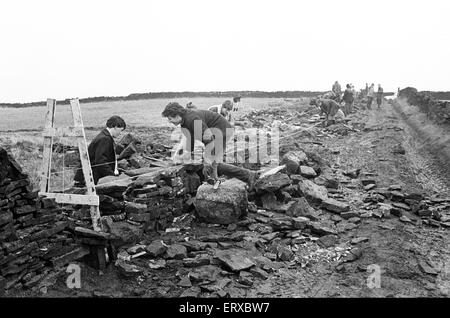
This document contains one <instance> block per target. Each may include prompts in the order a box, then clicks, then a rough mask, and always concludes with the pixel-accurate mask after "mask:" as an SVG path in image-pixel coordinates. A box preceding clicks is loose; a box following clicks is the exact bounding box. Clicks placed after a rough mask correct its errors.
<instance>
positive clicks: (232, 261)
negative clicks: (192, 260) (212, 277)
mask: <svg viewBox="0 0 450 318" xmlns="http://www.w3.org/2000/svg"><path fill="white" fill-rule="evenodd" d="M216 257H217V258H218V259H219V260H220V261H221V262H223V263H224V264H225V265H226V266H227V267H228V268H229V269H231V270H232V271H234V272H238V271H242V270H246V269H249V268H250V267H252V266H255V265H256V264H255V263H254V262H253V261H252V260H251V259H250V258H249V257H247V256H246V255H245V253H244V252H242V251H241V250H237V249H231V250H224V251H216Z"/></svg>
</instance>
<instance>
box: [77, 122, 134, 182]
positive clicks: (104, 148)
mask: <svg viewBox="0 0 450 318" xmlns="http://www.w3.org/2000/svg"><path fill="white" fill-rule="evenodd" d="M125 128H126V123H125V121H124V120H123V119H122V118H121V117H119V116H112V117H111V118H109V119H108V121H107V122H106V128H104V129H103V130H102V131H101V132H100V133H99V134H98V135H97V136H96V137H95V138H94V139H93V140H92V141H91V143H90V144H89V146H88V155H89V161H90V163H91V167H92V175H93V178H94V184H97V182H98V180H99V179H101V178H103V177H106V176H114V175H118V174H119V173H118V171H117V160H116V151H115V142H114V138H117V137H118V136H119V135H120V133H121V132H122V131H123V130H125ZM74 181H75V186H76V187H85V186H86V183H85V179H84V174H83V169H82V168H81V165H80V166H79V167H78V169H77V172H76V173H75V176H74Z"/></svg>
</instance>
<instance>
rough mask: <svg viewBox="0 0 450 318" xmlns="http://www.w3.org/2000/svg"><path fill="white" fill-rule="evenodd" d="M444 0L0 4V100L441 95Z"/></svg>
mask: <svg viewBox="0 0 450 318" xmlns="http://www.w3.org/2000/svg"><path fill="white" fill-rule="evenodd" d="M449 13H450V2H449V1H445V0H442V1H440V0H427V1H400V0H377V1H361V0H355V1H353V0H339V1H335V0H314V1H298V0H297V1H289V0H273V1H261V0H258V1H251V0H227V1H214V0H189V1H182V0H153V1H152V0H150V1H149V0H147V1H134V0H127V1H111V0H108V1H99V0H88V1H84V0H76V1H68V0H62V1H61V0H60V1H50V0H39V1H32V0H29V1H28V0H14V1H12V0H11V1H7V0H2V1H1V3H0V35H1V36H0V41H1V46H0V102H29V101H41V100H45V99H46V98H48V97H50V98H57V99H62V98H72V97H80V98H83V97H90V96H103V95H107V96H121V95H128V94H130V93H144V92H158V91H211V90H219V91H228V90H265V91H276V90H320V91H324V90H330V89H331V85H332V84H333V82H334V81H335V80H338V81H339V82H340V83H341V84H345V83H348V82H351V83H354V84H355V86H356V87H357V88H361V86H363V85H365V83H366V82H368V83H372V82H373V83H375V85H377V84H378V83H381V84H382V85H383V86H384V89H385V91H392V90H395V91H396V90H397V87H402V88H403V87H406V86H413V87H416V88H418V89H419V90H447V91H449V90H450V17H449Z"/></svg>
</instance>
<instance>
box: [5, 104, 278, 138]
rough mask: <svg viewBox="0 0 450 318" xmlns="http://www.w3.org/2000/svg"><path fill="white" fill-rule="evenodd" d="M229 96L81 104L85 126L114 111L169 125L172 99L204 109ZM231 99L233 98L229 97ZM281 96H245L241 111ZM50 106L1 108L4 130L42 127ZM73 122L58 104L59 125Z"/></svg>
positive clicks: (128, 118) (139, 121)
mask: <svg viewBox="0 0 450 318" xmlns="http://www.w3.org/2000/svg"><path fill="white" fill-rule="evenodd" d="M226 99H227V98H192V99H187V98H179V99H171V100H169V99H149V100H137V101H124V102H121V101H117V102H101V103H88V104H81V111H82V116H83V122H84V126H85V127H86V128H89V127H94V128H97V127H103V126H104V125H105V123H106V120H107V119H108V118H109V117H110V116H112V115H119V116H121V117H122V118H123V119H124V120H125V122H126V123H127V125H129V126H130V127H133V126H135V127H136V126H149V127H158V126H167V125H169V124H168V122H167V120H166V119H165V118H163V117H162V116H161V112H162V111H163V109H164V107H165V106H166V105H167V104H168V103H169V102H172V101H176V102H179V103H180V104H181V105H183V106H184V105H186V103H188V102H190V101H192V102H193V104H194V105H196V106H197V107H198V108H200V109H206V108H208V107H209V106H212V105H216V104H221V103H222V102H223V101H225V100H226ZM228 99H229V98H228ZM282 101H283V99H280V98H247V99H243V100H242V102H241V104H242V108H241V109H242V110H240V111H239V113H238V114H237V115H238V116H239V114H242V113H244V112H247V111H249V110H251V109H261V108H264V107H270V106H271V105H274V104H279V103H280V102H282ZM45 112H46V107H45V106H41V107H27V108H0V118H1V120H0V132H13V131H32V130H42V128H43V126H44V119H45ZM71 124H72V117H71V114H70V109H69V106H68V105H61V106H58V105H57V106H56V114H55V125H56V126H57V127H60V126H69V125H71Z"/></svg>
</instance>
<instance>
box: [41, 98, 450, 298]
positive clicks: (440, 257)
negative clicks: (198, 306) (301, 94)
mask: <svg viewBox="0 0 450 318" xmlns="http://www.w3.org/2000/svg"><path fill="white" fill-rule="evenodd" d="M375 108H376V106H375ZM352 121H353V122H358V123H360V124H361V125H360V127H361V128H362V129H361V130H360V131H359V132H356V133H355V132H352V133H350V134H349V135H346V136H340V135H336V136H333V137H330V136H326V135H323V137H321V135H316V136H311V137H305V138H304V139H298V138H295V139H294V138H293V139H288V140H286V142H285V146H286V147H287V148H289V149H295V148H297V145H299V144H300V145H301V146H302V148H303V150H305V151H308V152H314V153H316V154H317V155H318V156H319V157H321V158H322V159H323V160H325V161H327V162H329V163H331V166H332V168H334V169H336V170H339V169H341V170H344V171H345V170H350V169H357V168H360V169H361V174H363V173H365V174H366V175H369V176H371V178H373V179H375V180H376V182H377V187H378V188H387V187H389V186H391V185H401V186H402V191H405V192H408V193H411V192H419V193H423V194H424V195H426V196H432V195H443V196H444V197H445V196H448V194H449V193H448V191H449V187H450V184H449V181H450V180H449V179H448V178H447V177H446V174H445V173H444V172H445V171H444V172H443V168H442V166H441V165H440V164H439V163H437V162H436V161H435V160H434V158H433V156H432V155H431V154H429V153H427V152H424V149H423V148H417V145H418V143H417V142H414V141H413V140H412V139H411V136H412V133H413V132H412V131H411V128H410V127H409V126H408V125H407V124H406V123H405V121H404V120H403V119H401V117H400V116H399V114H398V112H396V111H395V110H394V109H393V108H392V106H391V105H390V104H389V103H387V102H385V103H384V104H383V106H382V109H381V110H377V109H373V110H371V111H359V112H358V113H357V114H353V115H352ZM308 141H315V142H316V144H314V143H310V142H308ZM295 143H297V145H295ZM320 143H322V145H320ZM398 149H404V154H400V153H398V151H396V150H398ZM444 170H445V169H444ZM365 193H366V192H365V191H364V190H363V189H361V187H357V186H354V185H353V184H352V183H347V184H345V183H344V186H343V187H342V194H343V197H344V200H345V201H347V202H349V203H350V205H351V207H352V210H358V209H362V206H363V202H362V197H363V195H364V194H365ZM444 214H446V215H450V211H449V207H447V210H446V211H444ZM410 217H411V219H412V221H413V222H411V223H407V222H406V223H405V222H401V221H400V220H399V218H397V217H394V216H391V217H390V218H383V219H378V218H374V217H369V218H361V223H359V224H358V225H357V226H356V227H355V228H354V229H351V230H349V231H343V232H341V233H339V236H338V241H337V242H335V243H334V244H333V245H334V246H332V247H330V248H320V247H319V246H317V244H315V243H314V241H312V242H308V243H307V244H304V245H300V246H299V249H298V250H297V254H298V255H302V257H304V258H303V259H304V260H305V261H302V262H301V263H298V262H297V263H293V262H278V263H277V268H276V269H275V270H273V272H272V273H270V275H269V278H268V279H266V280H255V283H254V284H253V286H252V287H248V286H243V285H241V284H237V285H236V284H234V283H231V284H230V286H229V287H228V288H227V289H226V291H227V293H228V294H229V295H230V296H231V297H289V298H291V297H449V296H450V250H449V248H448V246H450V237H449V230H448V229H445V228H434V227H430V226H429V225H425V224H421V221H420V219H419V218H418V217H414V216H413V215H412V214H411V216H410ZM321 220H322V221H324V222H333V215H332V214H331V213H322V214H321ZM380 225H381V226H382V227H380ZM389 227H391V229H389ZM193 232H196V234H198V235H210V234H219V235H220V234H226V233H229V232H230V231H229V230H227V228H226V227H219V228H213V227H199V228H196V229H195V230H193ZM192 234H193V233H191V235H192ZM358 237H366V238H368V241H366V242H363V243H358V244H357V245H356V246H358V247H359V248H360V251H361V254H360V257H359V258H357V259H356V260H354V261H350V262H345V263H342V262H339V261H338V260H337V259H336V257H334V256H333V255H334V254H333V253H336V247H338V248H342V249H345V248H346V247H349V246H352V245H351V244H349V241H350V240H351V239H353V238H358ZM155 238H157V235H155V237H154V238H153V239H155ZM164 239H165V242H166V240H167V241H168V242H171V241H172V240H174V241H176V237H175V235H174V236H171V235H170V234H166V235H165V237H164ZM279 242H280V241H279ZM281 243H282V241H281ZM235 246H240V247H242V248H246V249H247V251H248V253H254V254H258V253H259V252H258V250H257V249H255V248H254V246H251V244H246V242H239V243H237V244H235ZM425 260H426V261H431V262H432V263H433V265H434V268H435V269H436V270H437V271H438V272H439V274H438V275H437V276H434V275H429V274H425V273H424V272H423V271H421V270H420V268H419V266H418V264H419V262H421V261H425ZM139 262H140V260H137V263H139ZM144 263H145V262H144V261H142V265H143V266H145V265H144ZM368 266H371V267H369V268H379V269H380V270H381V276H380V279H381V286H380V288H369V286H368V284H367V282H368V277H369V275H370V274H371V273H370V272H368ZM82 268H83V269H82V270H83V277H82V278H83V288H82V289H81V290H69V289H67V288H66V287H65V284H64V282H65V275H64V274H61V275H60V277H58V279H57V280H56V284H54V285H53V286H49V287H48V291H47V293H45V294H41V293H39V294H40V295H41V296H43V297H55V296H56V297H59V296H65V297H67V296H69V297H79V296H92V295H94V296H106V297H122V296H125V297H126V296H132V297H133V296H144V297H179V296H180V294H181V293H182V291H183V288H182V287H180V286H178V285H177V283H178V281H179V278H178V277H176V276H175V274H176V273H177V272H178V270H179V266H177V264H176V263H175V262H174V263H173V264H171V265H168V266H167V267H166V269H164V270H152V271H150V272H148V273H146V274H145V275H144V276H140V277H138V278H123V277H121V276H119V275H118V273H117V270H116V269H115V268H114V266H111V267H109V269H108V271H107V272H106V273H105V274H104V275H102V276H100V277H98V276H97V272H96V271H94V270H92V269H89V268H88V267H86V266H84V265H83V266H82ZM230 278H231V280H233V278H232V276H230ZM256 281H257V283H256ZM209 296H211V295H210V294H208V293H202V294H200V297H209ZM213 297H214V296H213Z"/></svg>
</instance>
